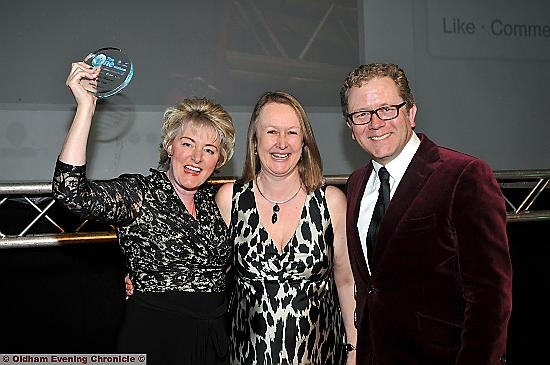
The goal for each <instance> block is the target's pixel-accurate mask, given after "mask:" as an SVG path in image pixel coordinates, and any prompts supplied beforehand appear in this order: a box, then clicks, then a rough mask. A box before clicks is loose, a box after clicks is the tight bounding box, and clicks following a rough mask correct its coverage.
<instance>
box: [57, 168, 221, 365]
mask: <svg viewBox="0 0 550 365" xmlns="http://www.w3.org/2000/svg"><path fill="white" fill-rule="evenodd" d="M53 193H54V196H55V198H56V199H57V201H58V202H59V203H60V204H61V205H63V206H65V207H66V208H68V209H69V210H70V211H71V212H73V213H75V214H77V215H79V216H82V217H85V218H88V219H92V220H96V221H100V222H103V223H107V224H111V225H113V226H115V227H116V230H117V236H118V239H119V244H120V247H121V249H122V252H123V253H124V255H125V257H126V260H127V265H128V270H129V273H130V277H131V279H132V282H133V284H134V288H135V291H134V295H132V296H131V297H130V299H129V300H128V303H127V309H126V317H125V320H124V323H123V325H122V328H121V332H120V336H119V337H120V339H119V351H120V352H123V353H147V364H162V365H168V364H218V363H226V361H227V347H228V339H227V305H226V303H227V301H226V286H227V277H226V269H227V267H228V265H229V260H230V258H231V246H230V245H229V244H228V242H227V228H226V225H225V223H224V221H223V219H222V218H221V216H220V213H219V210H218V208H217V206H216V204H215V201H214V193H215V191H214V188H213V187H212V186H208V185H205V186H203V187H201V188H200V189H199V190H198V191H197V192H196V194H195V207H196V214H197V218H196V219H195V218H194V217H193V216H191V215H190V214H189V212H188V211H187V210H186V208H185V205H184V204H183V203H182V202H181V200H180V199H179V197H178V196H177V194H176V192H175V190H174V189H173V187H172V184H171V183H170V181H169V180H168V178H167V176H166V174H165V173H164V172H161V171H157V170H153V169H151V173H150V175H148V176H143V175H140V174H126V175H121V176H119V177H118V178H115V179H111V180H104V181H91V180H87V178H86V167H85V166H71V165H67V164H64V163H62V162H60V161H58V162H57V164H56V168H55V173H54V178H53ZM122 285H123V284H122V283H121V286H122Z"/></svg>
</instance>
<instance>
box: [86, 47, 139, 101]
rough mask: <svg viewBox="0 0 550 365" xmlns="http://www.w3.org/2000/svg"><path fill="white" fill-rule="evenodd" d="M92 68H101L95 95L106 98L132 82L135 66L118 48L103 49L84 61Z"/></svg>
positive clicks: (91, 54)
mask: <svg viewBox="0 0 550 365" xmlns="http://www.w3.org/2000/svg"><path fill="white" fill-rule="evenodd" d="M84 62H86V63H87V64H88V65H90V66H92V67H101V71H100V72H99V76H98V78H97V85H96V88H95V90H94V91H93V92H94V94H95V95H96V96H97V97H98V98H106V97H109V96H112V95H115V94H116V93H118V92H120V91H121V90H122V89H124V88H125V87H126V86H127V85H128V84H129V83H130V80H132V76H133V75H134V65H133V64H132V61H130V59H129V58H128V56H126V54H125V53H124V52H122V51H121V50H120V49H118V48H112V47H107V48H101V49H98V50H97V51H95V52H92V53H90V54H89V55H88V56H86V58H85V59H84Z"/></svg>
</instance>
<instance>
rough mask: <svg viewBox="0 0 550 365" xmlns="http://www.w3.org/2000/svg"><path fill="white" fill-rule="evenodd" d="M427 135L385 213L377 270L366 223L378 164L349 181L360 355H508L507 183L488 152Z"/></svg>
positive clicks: (413, 362)
mask: <svg viewBox="0 0 550 365" xmlns="http://www.w3.org/2000/svg"><path fill="white" fill-rule="evenodd" d="M419 137H420V140H421V143H420V147H419V149H418V151H417V152H416V154H415V156H414V158H413V159H412V161H411V163H410V165H409V167H408V169H407V171H406V172H405V175H404V176H403V179H402V180H401V183H400V184H399V186H398V188H397V190H396V192H395V194H394V196H393V198H392V200H391V202H390V205H389V207H388V209H387V211H386V214H385V216H384V218H383V220H382V222H381V226H380V230H379V233H378V238H377V243H376V249H375V252H374V265H372V266H371V270H372V276H369V274H368V271H367V266H366V263H365V258H364V255H363V251H362V249H361V243H360V240H359V234H358V230H357V219H358V216H359V206H360V203H361V197H362V196H363V192H364V190H365V185H366V183H367V180H368V178H369V175H370V173H371V171H372V164H370V163H369V164H368V165H367V166H365V167H363V168H360V169H358V170H357V171H355V172H354V173H353V174H352V175H351V176H350V177H349V179H348V182H347V186H346V194H347V200H348V211H347V236H348V250H349V256H350V261H351V267H352V270H353V274H354V277H355V282H356V301H357V308H356V327H357V329H358V339H357V364H377V365H419V364H441V365H444V364H445V365H446V364H449V365H450V364H453V365H477V364H479V365H493V364H500V363H502V362H503V361H504V358H505V351H506V337H507V326H508V319H509V317H510V313H511V308H512V267H511V261H510V254H509V249H508V240H507V235H506V208H505V203H504V199H503V197H502V193H501V190H500V188H499V186H498V184H497V182H496V179H495V177H494V175H493V172H492V170H491V169H490V168H489V166H488V165H487V164H486V163H485V162H483V161H482V160H479V159H477V158H474V157H472V156H468V155H466V154H463V153H460V152H456V151H452V150H450V149H447V148H443V147H439V146H437V145H435V144H434V143H433V142H432V141H430V140H429V139H428V138H427V137H426V136H424V135H422V134H419ZM373 359H374V360H373Z"/></svg>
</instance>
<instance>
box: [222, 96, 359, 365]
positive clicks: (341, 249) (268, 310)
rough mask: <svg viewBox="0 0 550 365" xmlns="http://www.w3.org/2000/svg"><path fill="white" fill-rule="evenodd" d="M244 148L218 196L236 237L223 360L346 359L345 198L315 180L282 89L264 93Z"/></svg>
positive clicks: (309, 147)
mask: <svg viewBox="0 0 550 365" xmlns="http://www.w3.org/2000/svg"><path fill="white" fill-rule="evenodd" d="M247 145H248V146H247V155H246V161H245V167H244V171H243V176H242V178H241V179H240V180H239V181H238V182H236V183H234V184H233V183H229V184H225V185H223V186H222V187H221V188H220V189H219V191H218V194H217V196H216V202H217V203H218V206H219V207H220V211H221V212H222V216H223V217H224V219H225V220H226V222H227V223H228V224H229V225H230V232H231V233H230V238H231V240H232V242H233V244H234V260H233V263H234V268H233V269H234V274H235V282H236V286H235V289H234V293H233V296H232V299H231V303H230V311H231V318H232V329H231V341H230V360H231V362H232V363H233V364H342V363H345V362H346V360H348V363H354V353H349V354H347V353H346V352H345V351H344V348H345V344H346V342H348V343H352V344H355V338H356V332H355V328H354V325H353V311H354V308H355V302H354V299H353V278H352V274H351V269H350V266H349V260H348V257H347V247H346V240H345V210H346V200H345V196H344V194H343V193H342V192H341V191H340V190H339V189H338V188H336V187H334V186H323V174H322V168H321V159H320V154H319V150H318V148H317V145H316V143H315V139H314V136H313V132H312V129H311V126H310V124H309V121H308V119H307V115H306V113H305V111H304V109H303V107H302V106H301V105H300V103H299V102H298V101H297V100H296V99H295V98H294V97H293V96H291V95H289V94H287V93H283V92H269V93H266V94H264V95H263V96H262V97H261V98H260V99H259V101H258V103H257V104H256V107H255V109H254V112H253V114H252V118H251V123H250V126H249V130H248V143H247ZM346 337H347V338H346Z"/></svg>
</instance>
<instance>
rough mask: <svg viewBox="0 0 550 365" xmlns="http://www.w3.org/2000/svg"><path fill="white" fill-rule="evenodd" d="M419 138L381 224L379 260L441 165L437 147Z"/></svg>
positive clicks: (378, 242) (423, 137) (377, 253)
mask: <svg viewBox="0 0 550 365" xmlns="http://www.w3.org/2000/svg"><path fill="white" fill-rule="evenodd" d="M418 136H419V138H420V141H421V142H420V146H419V147H418V150H417V151H416V153H415V155H414V157H413V159H412V160H411V163H410V164H409V167H408V168H407V171H405V174H404V175H403V178H402V179H401V182H400V183H399V186H398V187H397V190H396V191H395V194H394V196H393V198H392V200H391V201H390V205H389V206H388V209H387V210H386V213H385V214H384V218H383V219H382V222H381V224H380V229H379V231H378V239H377V243H376V252H375V255H376V257H378V258H380V256H381V255H382V254H383V250H384V248H385V243H386V242H388V240H389V238H390V237H391V235H392V234H393V232H394V231H395V227H397V226H398V224H399V222H400V221H401V219H403V217H404V216H405V213H406V211H407V210H408V209H409V207H410V205H411V204H412V202H413V200H414V199H415V198H416V197H417V195H418V193H419V191H420V190H421V189H422V187H423V186H424V184H425V182H426V180H427V179H428V178H429V176H430V175H431V174H432V173H433V172H434V170H435V169H436V168H437V164H438V163H439V159H440V157H439V152H438V150H437V145H435V144H434V143H433V142H432V141H430V140H429V139H428V138H427V137H426V136H425V135H423V134H421V133H419V134H418ZM377 261H378V259H377ZM371 270H372V269H371Z"/></svg>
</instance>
